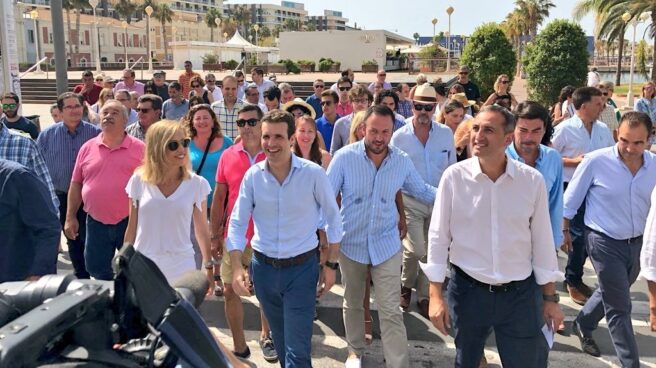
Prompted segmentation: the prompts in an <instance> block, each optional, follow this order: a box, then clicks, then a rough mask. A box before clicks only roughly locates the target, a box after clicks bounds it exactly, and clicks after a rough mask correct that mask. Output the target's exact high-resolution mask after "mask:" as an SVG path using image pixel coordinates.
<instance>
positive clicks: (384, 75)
mask: <svg viewBox="0 0 656 368" xmlns="http://www.w3.org/2000/svg"><path fill="white" fill-rule="evenodd" d="M378 76H379V77H386V76H387V74H385V73H383V74H378Z"/></svg>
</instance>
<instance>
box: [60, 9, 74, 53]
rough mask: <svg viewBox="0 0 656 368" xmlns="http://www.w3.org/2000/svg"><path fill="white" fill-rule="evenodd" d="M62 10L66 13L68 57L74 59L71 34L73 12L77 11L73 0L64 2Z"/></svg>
mask: <svg viewBox="0 0 656 368" xmlns="http://www.w3.org/2000/svg"><path fill="white" fill-rule="evenodd" d="M62 8H63V9H64V10H65V11H66V39H67V40H68V57H67V59H72V58H73V36H72V33H71V10H72V9H75V7H74V6H73V1H72V0H62Z"/></svg>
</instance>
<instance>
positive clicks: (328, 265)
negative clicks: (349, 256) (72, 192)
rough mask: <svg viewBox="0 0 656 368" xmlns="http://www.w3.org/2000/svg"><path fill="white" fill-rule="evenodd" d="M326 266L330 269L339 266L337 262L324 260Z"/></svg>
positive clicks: (335, 268)
mask: <svg viewBox="0 0 656 368" xmlns="http://www.w3.org/2000/svg"><path fill="white" fill-rule="evenodd" d="M326 267H328V268H330V269H333V270H337V269H338V268H339V262H330V261H326Z"/></svg>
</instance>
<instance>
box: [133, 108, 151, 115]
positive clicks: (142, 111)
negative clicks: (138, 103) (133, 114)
mask: <svg viewBox="0 0 656 368" xmlns="http://www.w3.org/2000/svg"><path fill="white" fill-rule="evenodd" d="M150 110H152V109H147V108H144V109H137V112H141V113H144V114H146V113H148V111H150Z"/></svg>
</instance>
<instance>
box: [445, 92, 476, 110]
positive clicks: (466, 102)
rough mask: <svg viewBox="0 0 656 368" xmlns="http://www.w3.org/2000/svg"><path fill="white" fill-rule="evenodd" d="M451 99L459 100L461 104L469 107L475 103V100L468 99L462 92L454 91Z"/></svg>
mask: <svg viewBox="0 0 656 368" xmlns="http://www.w3.org/2000/svg"><path fill="white" fill-rule="evenodd" d="M450 98H451V99H452V100H455V101H458V102H460V103H461V104H462V105H463V106H465V107H469V106H474V105H476V101H473V100H468V99H467V95H465V94H464V93H463V92H460V93H454V94H452V95H451V97H450Z"/></svg>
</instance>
